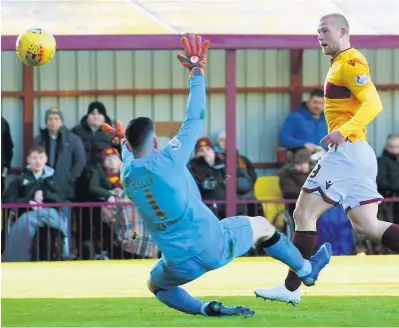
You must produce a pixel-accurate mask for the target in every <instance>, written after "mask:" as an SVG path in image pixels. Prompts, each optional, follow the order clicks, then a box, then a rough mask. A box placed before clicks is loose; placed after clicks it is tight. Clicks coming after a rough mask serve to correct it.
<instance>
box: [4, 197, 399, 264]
mask: <svg viewBox="0 0 399 328" xmlns="http://www.w3.org/2000/svg"><path fill="white" fill-rule="evenodd" d="M295 202H296V200H283V199H281V200H269V201H262V202H261V201H259V200H238V201H237V215H250V216H256V215H261V216H265V214H266V215H267V214H268V213H274V215H273V217H269V218H268V220H269V221H270V222H272V223H273V224H274V225H276V226H277V227H278V228H279V229H280V230H282V231H283V232H285V233H286V234H287V236H288V237H289V238H291V237H292V235H293V232H294V230H295V227H294V221H293V219H292V211H293V206H294V204H295ZM205 203H206V204H207V206H208V207H209V208H211V210H213V212H214V213H215V215H216V216H218V217H219V219H222V218H224V213H225V212H226V202H225V201H205ZM394 203H399V198H390V199H386V204H391V205H393V204H394ZM277 205H280V207H278V206H277ZM281 205H284V206H283V207H282V208H281ZM268 206H272V208H270V207H268ZM273 206H275V208H273ZM1 207H2V254H3V261H39V260H50V261H51V260H79V259H82V260H89V259H131V258H156V257H158V256H159V255H160V254H159V251H158V249H157V248H156V245H155V244H154V242H153V241H152V239H151V237H150V236H149V235H148V233H146V231H145V228H144V226H143V224H142V222H141V219H140V218H139V216H138V215H137V213H136V211H135V208H134V206H133V205H132V204H131V203H105V202H101V203H94V202H92V203H53V204H42V205H41V206H40V207H39V206H37V205H31V204H2V206H1ZM390 207H391V209H392V206H390ZM384 210H385V211H386V208H385V209H384ZM388 210H389V209H388ZM265 211H266V213H265ZM129 213H130V214H131V215H130V214H129ZM342 213H343V214H342ZM342 213H341V212H339V214H338V215H336V216H334V217H333V218H332V219H333V220H337V222H341V221H342V222H344V220H347V217H346V215H345V213H344V212H343V211H342ZM113 215H114V216H113ZM129 215H130V217H129V218H126V216H129ZM380 219H381V218H380ZM397 219H398V218H397ZM340 220H341V221H340ZM331 222H333V221H331ZM338 224H340V223H338ZM328 228H329V227H327V230H328ZM137 230H139V231H137ZM327 238H328V237H327ZM336 238H337V237H336V236H335V237H334V239H336ZM339 238H342V239H344V238H346V239H348V238H349V237H348V236H343V235H342V236H338V239H339ZM334 242H339V240H334ZM350 242H352V241H350ZM353 242H354V243H355V242H356V240H354V241H353ZM252 254H254V255H263V254H259V253H257V251H256V250H255V249H254V252H253V253H252Z"/></svg>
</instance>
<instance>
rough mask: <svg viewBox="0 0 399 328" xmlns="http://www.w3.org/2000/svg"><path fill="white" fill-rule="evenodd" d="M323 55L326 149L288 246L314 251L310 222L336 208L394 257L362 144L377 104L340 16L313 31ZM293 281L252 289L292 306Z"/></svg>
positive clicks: (395, 239)
mask: <svg viewBox="0 0 399 328" xmlns="http://www.w3.org/2000/svg"><path fill="white" fill-rule="evenodd" d="M318 33H319V37H318V40H319V42H320V46H321V48H322V50H323V53H324V54H325V55H327V56H331V58H332V59H331V65H330V69H329V71H328V73H327V76H326V80H325V85H324V97H325V117H326V120H327V124H328V132H329V134H328V135H327V136H325V137H324V138H323V139H322V140H321V143H322V144H324V145H326V146H328V147H329V148H330V149H329V151H328V152H327V153H326V155H325V156H324V157H323V158H322V159H321V160H320V161H319V163H318V164H317V165H316V167H315V168H314V170H313V171H312V172H311V173H310V174H309V177H308V179H307V180H306V182H305V184H304V186H303V188H302V192H301V194H300V196H299V199H298V201H297V204H296V209H295V212H294V219H295V223H296V232H295V234H294V238H293V242H294V244H295V245H296V246H297V247H298V249H299V250H301V252H302V255H303V256H304V258H309V257H310V256H312V255H313V253H314V251H315V247H316V240H317V233H316V221H317V219H318V217H319V216H320V215H321V214H322V213H323V212H324V211H326V210H327V209H329V208H330V207H331V206H333V205H338V204H342V205H343V206H344V208H345V209H346V211H347V214H348V216H349V218H350V220H351V222H352V225H353V227H354V229H355V230H356V232H357V233H358V234H359V236H360V237H362V238H365V239H369V240H371V241H374V242H381V243H382V244H383V245H385V246H387V247H388V248H390V249H392V250H393V251H395V252H398V253H399V226H398V225H395V224H391V223H388V222H383V221H379V220H378V219H377V211H378V203H379V202H381V201H382V200H383V198H382V196H381V195H380V194H379V193H378V191H377V185H376V176H377V160H376V156H375V153H374V151H373V149H372V148H371V147H370V146H369V144H368V143H367V141H366V135H367V129H366V126H367V124H369V123H370V122H371V121H372V120H373V119H374V118H375V117H376V116H377V115H378V114H379V113H380V112H381V111H382V103H381V100H380V97H379V95H378V93H377V90H376V88H375V86H374V84H373V82H372V81H371V78H370V69H369V66H368V63H367V60H366V59H365V58H364V56H363V55H362V54H361V53H360V52H359V51H358V50H356V49H354V48H352V47H351V45H350V42H349V24H348V21H347V20H346V18H345V17H344V16H342V15H341V14H330V15H327V16H324V17H322V18H321V19H320V23H319V27H318ZM300 285H301V282H300V281H299V279H298V277H297V275H296V274H295V273H294V272H292V271H290V272H289V274H288V276H287V279H286V280H285V284H283V285H281V286H279V287H276V288H272V289H257V290H255V294H256V295H258V296H261V297H263V298H265V299H269V300H278V301H282V302H286V303H292V304H297V303H299V301H300V288H299V287H300Z"/></svg>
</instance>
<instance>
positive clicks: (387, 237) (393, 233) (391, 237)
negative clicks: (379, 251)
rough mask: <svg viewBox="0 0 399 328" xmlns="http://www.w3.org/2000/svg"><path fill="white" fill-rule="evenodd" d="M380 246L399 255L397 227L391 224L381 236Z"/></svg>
mask: <svg viewBox="0 0 399 328" xmlns="http://www.w3.org/2000/svg"><path fill="white" fill-rule="evenodd" d="M381 244H383V245H384V246H386V247H388V248H389V249H391V250H393V251H394V252H396V253H399V225H397V224H391V225H390V226H389V227H388V229H387V230H385V232H384V234H383V235H382V239H381Z"/></svg>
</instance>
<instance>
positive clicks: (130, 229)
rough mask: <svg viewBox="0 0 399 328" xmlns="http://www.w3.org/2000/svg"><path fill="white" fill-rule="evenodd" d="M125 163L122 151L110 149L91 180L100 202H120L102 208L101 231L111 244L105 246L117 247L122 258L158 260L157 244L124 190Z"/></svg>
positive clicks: (92, 189) (106, 150) (92, 190)
mask: <svg viewBox="0 0 399 328" xmlns="http://www.w3.org/2000/svg"><path fill="white" fill-rule="evenodd" d="M121 164H122V161H121V158H120V155H119V153H118V151H117V150H116V149H115V148H113V147H110V148H106V149H105V150H104V151H103V156H102V163H101V164H97V166H96V167H95V168H93V169H92V174H91V179H90V187H89V189H90V193H91V194H92V195H93V196H94V198H95V199H96V200H97V201H105V202H108V203H119V204H115V206H112V205H110V206H103V207H102V208H101V218H102V221H103V222H104V223H105V224H106V226H105V227H104V228H105V229H100V230H99V231H101V230H102V231H103V237H104V239H105V240H106V242H107V243H108V245H105V247H106V249H107V251H108V252H109V251H110V249H111V247H114V249H115V251H119V252H121V254H120V255H121V256H122V257H125V256H127V254H123V253H124V252H125V253H129V254H131V257H133V258H158V252H159V251H158V248H157V246H156V244H155V243H154V241H153V240H152V238H151V237H150V235H149V234H148V232H147V230H146V229H145V227H144V224H143V222H142V220H141V219H140V217H139V215H138V213H137V211H136V210H135V209H134V207H133V204H132V203H131V201H130V200H129V198H128V197H127V196H126V195H125V193H124V191H123V186H122V181H121V179H120V168H121ZM122 204H123V205H122ZM94 219H96V218H94ZM98 223H100V224H102V223H101V222H97V225H98ZM112 232H113V234H114V236H113V235H112ZM105 234H108V236H107V235H105ZM108 237H110V238H108ZM107 239H108V240H107Z"/></svg>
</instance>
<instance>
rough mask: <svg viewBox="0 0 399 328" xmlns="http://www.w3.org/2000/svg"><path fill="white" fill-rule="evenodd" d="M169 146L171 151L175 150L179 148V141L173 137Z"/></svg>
mask: <svg viewBox="0 0 399 328" xmlns="http://www.w3.org/2000/svg"><path fill="white" fill-rule="evenodd" d="M169 145H170V146H171V147H172V150H177V149H179V148H180V146H181V141H180V140H179V139H177V138H176V137H174V138H173V139H172V140H171V141H169Z"/></svg>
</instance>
